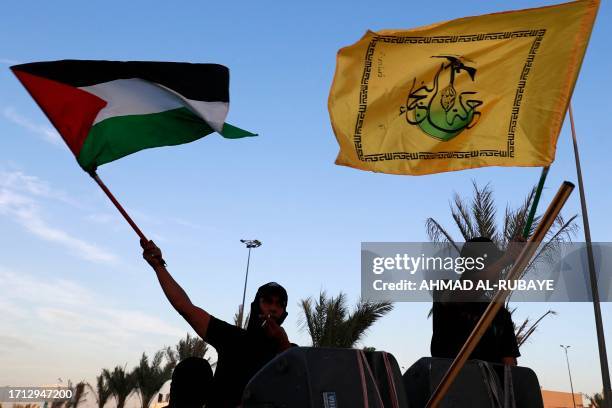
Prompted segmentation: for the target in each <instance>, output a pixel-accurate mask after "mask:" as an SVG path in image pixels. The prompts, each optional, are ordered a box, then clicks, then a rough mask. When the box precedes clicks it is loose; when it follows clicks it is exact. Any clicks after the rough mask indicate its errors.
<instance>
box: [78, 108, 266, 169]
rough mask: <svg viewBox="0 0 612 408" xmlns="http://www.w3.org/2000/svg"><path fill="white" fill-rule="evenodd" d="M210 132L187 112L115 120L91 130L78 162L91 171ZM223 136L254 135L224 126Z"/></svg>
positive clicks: (181, 110)
mask: <svg viewBox="0 0 612 408" xmlns="http://www.w3.org/2000/svg"><path fill="white" fill-rule="evenodd" d="M212 132H213V129H212V128H211V127H210V126H208V124H206V122H204V121H203V120H202V119H201V118H200V117H199V116H196V115H195V114H193V113H192V112H191V111H190V110H188V109H187V108H178V109H172V110H168V111H165V112H159V113H152V114H146V115H127V116H115V117H112V118H108V119H105V120H103V121H102V122H99V123H97V124H96V125H95V126H94V127H92V128H91V130H90V131H89V134H88V136H87V139H85V142H84V143H83V147H82V148H81V151H80V152H79V155H78V157H77V161H78V162H79V164H80V165H81V167H83V169H85V170H86V171H92V170H95V169H96V167H98V166H100V165H102V164H105V163H108V162H111V161H113V160H117V159H119V158H121V157H124V156H127V155H129V154H132V153H135V152H137V151H139V150H143V149H149V148H152V147H161V146H174V145H179V144H183V143H189V142H193V141H194V140H197V139H200V138H201V137H204V136H206V135H208V134H210V133H212ZM222 136H223V137H226V138H228V139H238V138H242V137H247V136H256V135H255V134H253V133H250V132H247V131H245V130H242V129H239V128H237V127H235V126H232V125H229V124H227V123H226V124H224V126H223V133H222Z"/></svg>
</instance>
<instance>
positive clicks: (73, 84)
mask: <svg viewBox="0 0 612 408" xmlns="http://www.w3.org/2000/svg"><path fill="white" fill-rule="evenodd" d="M11 69H12V71H13V73H14V74H15V75H16V76H17V78H18V79H19V81H21V83H22V84H23V86H24V87H25V88H26V89H27V90H28V92H29V93H30V95H31V96H32V98H34V100H35V101H36V103H38V105H39V106H40V108H41V109H42V110H43V111H44V112H45V114H46V115H47V117H48V118H49V120H50V121H51V123H52V124H53V125H54V126H55V128H56V129H57V130H58V132H59V133H60V135H61V136H62V138H63V139H64V141H65V142H66V144H67V145H68V147H69V148H70V150H71V151H72V152H73V153H74V155H75V156H76V158H77V161H78V163H79V164H80V166H81V167H82V168H83V169H84V170H86V171H93V170H95V169H96V168H97V167H98V166H100V165H102V164H105V163H108V162H111V161H113V160H116V159H119V158H121V157H124V156H126V155H129V154H131V153H134V152H137V151H139V150H143V149H147V148H152V147H160V146H171V145H178V144H182V143H188V142H191V141H194V140H197V139H199V138H201V137H203V136H206V135H208V134H210V133H212V132H213V131H216V132H218V133H220V134H221V135H222V136H223V137H226V138H230V139H235V138H241V137H246V136H255V135H254V134H253V133H250V132H247V131H245V130H242V129H239V128H237V127H234V126H232V125H229V124H227V123H225V118H226V116H227V113H228V110H229V70H228V69H227V67H225V66H223V65H218V64H191V63H178V62H144V61H125V62H123V61H85V60H62V61H50V62H34V63H29V64H22V65H15V66H12V67H11Z"/></svg>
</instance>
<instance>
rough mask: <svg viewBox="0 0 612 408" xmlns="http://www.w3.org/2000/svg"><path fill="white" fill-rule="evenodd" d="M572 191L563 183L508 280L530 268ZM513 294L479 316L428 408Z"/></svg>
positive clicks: (500, 297) (436, 401)
mask: <svg viewBox="0 0 612 408" xmlns="http://www.w3.org/2000/svg"><path fill="white" fill-rule="evenodd" d="M573 189H574V185H573V184H572V183H570V182H569V181H564V182H563V184H562V185H561V187H560V188H559V190H558V191H557V194H556V195H555V197H554V198H553V199H552V201H551V202H550V204H549V206H548V208H547V209H546V212H545V213H544V215H543V216H542V220H541V221H540V222H539V223H538V226H537V228H536V230H535V231H534V233H533V235H532V236H531V237H530V238H529V241H527V244H526V245H524V246H523V248H522V249H521V252H520V254H519V255H518V257H517V259H516V261H515V262H514V264H513V265H512V268H511V269H510V271H509V272H508V276H507V279H508V280H516V279H518V278H519V277H520V275H521V273H522V272H523V270H524V269H525V267H527V265H528V264H529V261H530V260H531V257H532V256H533V254H534V253H535V251H536V250H537V248H538V246H539V243H540V242H542V240H543V239H544V237H545V236H546V233H547V232H548V230H549V229H550V227H551V226H552V224H553V223H554V221H555V219H556V218H557V215H559V213H560V212H561V209H562V208H563V205H565V202H566V201H567V199H568V198H569V196H570V194H571V193H572V190H573ZM510 292H511V291H510V290H508V289H503V290H499V291H498V292H497V293H496V294H495V296H494V297H493V299H492V300H491V302H490V303H489V305H488V306H487V308H486V310H485V311H484V313H483V314H482V316H481V317H480V320H478V323H476V326H475V327H474V329H473V330H472V333H470V336H469V337H468V339H467V341H466V342H465V344H464V345H463V347H461V350H460V351H459V353H458V354H457V357H455V359H454V360H453V362H452V364H451V366H450V367H449V369H448V371H447V372H446V374H444V377H443V378H442V380H441V381H440V384H438V386H437V387H436V389H435V391H434V392H433V394H432V395H431V397H430V399H429V402H428V403H427V406H426V407H427V408H438V406H439V405H440V403H441V402H442V399H443V398H444V396H445V395H446V393H447V392H448V390H449V389H450V386H451V385H452V384H453V381H455V379H456V378H457V376H458V375H459V372H460V371H461V369H462V368H463V366H464V365H465V362H466V361H467V360H468V358H469V356H470V355H471V354H472V352H473V351H474V349H475V348H476V346H477V345H478V343H479V342H480V339H481V338H482V336H483V335H484V333H485V332H486V331H487V329H488V328H489V326H490V325H491V322H493V319H494V318H495V316H496V315H497V312H498V311H499V309H501V307H502V306H503V305H504V301H505V300H506V298H507V297H508V296H509V295H510Z"/></svg>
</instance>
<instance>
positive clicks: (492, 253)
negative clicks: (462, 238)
mask: <svg viewBox="0 0 612 408" xmlns="http://www.w3.org/2000/svg"><path fill="white" fill-rule="evenodd" d="M502 255H503V252H502V251H500V250H499V248H498V247H497V245H495V243H494V242H493V241H492V240H491V238H487V237H476V238H471V239H469V240H467V241H466V242H465V244H463V247H462V248H461V253H460V254H459V256H460V257H461V258H472V259H476V258H482V263H483V264H484V268H487V267H488V266H489V265H491V264H492V263H494V262H495V261H497V260H498V259H500V258H501V257H502ZM469 272H471V269H467V268H466V271H465V272H464V274H463V275H464V277H467V276H469Z"/></svg>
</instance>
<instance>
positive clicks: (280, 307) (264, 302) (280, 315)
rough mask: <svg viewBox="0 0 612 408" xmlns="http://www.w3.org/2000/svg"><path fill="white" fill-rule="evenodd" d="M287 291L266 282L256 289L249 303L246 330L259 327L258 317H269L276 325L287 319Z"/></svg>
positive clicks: (276, 284)
mask: <svg viewBox="0 0 612 408" xmlns="http://www.w3.org/2000/svg"><path fill="white" fill-rule="evenodd" d="M287 300H288V298H287V291H286V290H285V288H283V287H282V286H281V285H279V284H278V283H276V282H268V283H266V284H265V285H263V286H261V287H259V289H257V293H256V294H255V299H254V300H253V302H252V303H251V315H250V317H249V324H248V326H247V330H252V329H255V328H257V327H259V326H261V319H260V318H259V316H260V315H270V317H272V318H273V319H274V320H276V322H277V323H278V324H282V323H283V321H284V320H285V318H286V317H287Z"/></svg>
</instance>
